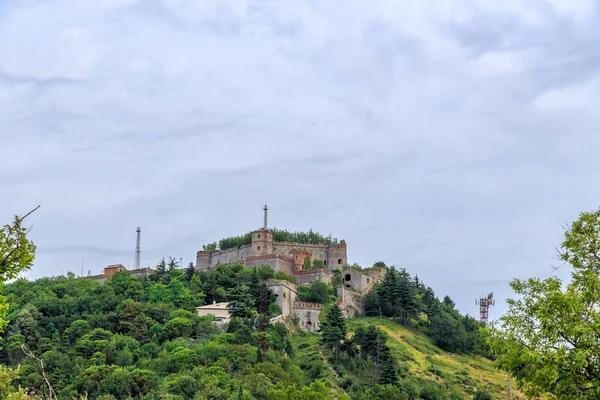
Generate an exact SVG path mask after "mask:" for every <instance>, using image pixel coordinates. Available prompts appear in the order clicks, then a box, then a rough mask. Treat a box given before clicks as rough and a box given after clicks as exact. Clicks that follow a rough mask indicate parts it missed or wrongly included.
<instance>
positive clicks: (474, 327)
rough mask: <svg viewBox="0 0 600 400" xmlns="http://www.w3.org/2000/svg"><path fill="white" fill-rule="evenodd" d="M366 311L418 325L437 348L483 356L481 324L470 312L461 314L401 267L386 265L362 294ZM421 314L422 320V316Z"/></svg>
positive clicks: (407, 324)
mask: <svg viewBox="0 0 600 400" xmlns="http://www.w3.org/2000/svg"><path fill="white" fill-rule="evenodd" d="M364 304H365V313H366V315H378V314H381V315H382V316H386V317H391V318H393V319H394V320H397V321H398V322H400V323H401V324H402V325H404V326H405V327H417V328H420V329H421V330H422V331H423V333H425V334H427V335H429V336H430V337H431V338H432V339H433V341H434V343H435V344H436V345H437V346H439V347H440V348H442V349H444V350H447V351H451V352H459V353H473V354H481V355H484V356H487V355H488V354H489V349H488V346H487V345H486V343H485V340H484V338H483V337H482V335H481V334H480V332H479V329H480V328H481V324H480V323H479V322H477V321H475V320H474V319H473V318H472V317H470V316H468V315H467V316H462V315H460V314H459V312H458V311H457V310H456V309H455V308H454V301H453V300H452V299H451V298H450V297H449V296H445V297H444V300H443V301H440V300H439V299H437V298H436V296H435V292H434V291H433V289H432V288H431V287H428V286H425V284H423V282H422V281H421V280H420V279H419V278H418V277H416V276H415V277H412V276H411V275H410V274H409V273H408V272H407V271H406V270H405V269H401V270H399V271H398V270H396V269H395V268H394V267H390V268H388V269H387V271H386V274H385V277H384V279H383V280H382V282H381V283H379V284H376V285H375V289H374V290H372V291H371V292H369V293H368V294H367V295H365V297H364ZM423 315H424V316H425V317H426V318H425V320H426V323H424V321H423V318H421V317H422V316H423Z"/></svg>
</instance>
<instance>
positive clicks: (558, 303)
mask: <svg viewBox="0 0 600 400" xmlns="http://www.w3.org/2000/svg"><path fill="white" fill-rule="evenodd" d="M559 254H560V259H561V260H562V261H563V262H564V263H565V267H566V266H570V267H571V268H572V273H571V281H570V282H569V283H568V284H567V285H563V283H562V281H561V280H560V279H558V278H556V277H552V278H548V279H544V280H541V279H538V278H530V279H528V280H519V279H516V280H514V281H512V282H511V284H510V285H511V287H512V288H513V290H514V291H515V293H516V294H517V295H518V298H517V299H509V300H507V302H508V305H509V310H508V312H507V313H506V314H505V315H504V316H503V317H501V318H500V319H499V321H497V322H495V323H492V324H491V325H490V327H489V328H488V329H487V333H488V334H489V339H488V340H489V343H490V345H491V348H492V350H493V351H494V353H495V354H496V355H497V360H496V363H497V364H498V366H499V367H501V368H503V369H505V370H507V371H508V372H509V373H510V374H511V375H512V376H513V377H514V378H515V379H516V381H517V383H518V385H519V386H520V387H521V388H522V389H523V391H524V393H525V394H526V395H527V396H528V397H537V396H539V395H541V394H547V395H549V396H551V397H553V398H560V399H597V398H600V358H598V354H600V340H599V337H600V210H597V211H593V212H585V213H582V214H581V215H580V217H579V219H578V220H577V221H575V222H573V223H572V224H571V226H570V227H569V228H568V230H567V231H566V233H565V240H564V241H563V243H562V246H561V250H560V252H559Z"/></svg>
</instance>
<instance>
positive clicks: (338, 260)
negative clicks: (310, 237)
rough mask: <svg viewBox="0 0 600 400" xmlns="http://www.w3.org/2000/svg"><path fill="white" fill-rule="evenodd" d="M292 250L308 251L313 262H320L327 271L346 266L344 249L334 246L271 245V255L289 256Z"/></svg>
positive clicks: (346, 260)
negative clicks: (323, 263)
mask: <svg viewBox="0 0 600 400" xmlns="http://www.w3.org/2000/svg"><path fill="white" fill-rule="evenodd" d="M294 249H299V250H300V249H302V250H306V251H308V252H309V253H310V254H311V255H312V258H313V260H314V259H317V260H322V261H323V262H325V265H326V266H327V268H328V269H336V268H338V269H341V268H342V266H344V265H346V264H348V256H347V252H346V247H344V246H342V245H339V244H334V245H323V244H302V243H282V242H274V243H273V253H275V255H280V256H288V257H289V256H290V255H291V251H292V250H294Z"/></svg>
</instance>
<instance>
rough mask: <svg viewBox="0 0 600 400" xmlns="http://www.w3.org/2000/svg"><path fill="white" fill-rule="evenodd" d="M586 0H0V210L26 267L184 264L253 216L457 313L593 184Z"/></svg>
mask: <svg viewBox="0 0 600 400" xmlns="http://www.w3.org/2000/svg"><path fill="white" fill-rule="evenodd" d="M595 3H596V2H595V1H594V0H589V1H586V0H540V1H530V0H522V1H516V0H502V1H490V0H481V1H475V0H469V1H467V0H455V1H451V0H443V1H442V0H435V1H433V0H432V1H397V0H374V1H369V2H365V1H352V0H345V1H335V2H333V1H323V0H314V1H298V2H297V1H285V0H281V1H276V0H270V1H244V0H231V1H226V0H202V1H197V0H140V1H132V0H98V1H76V0H1V1H0V137H1V141H0V183H1V189H0V221H4V222H3V223H6V222H8V221H9V220H10V219H11V217H12V216H13V215H14V214H24V213H25V212H27V211H29V210H30V209H31V208H33V207H34V206H36V205H38V204H41V205H42V207H41V209H40V210H38V211H37V212H36V213H35V214H34V215H32V216H31V217H29V218H28V223H29V224H32V225H33V230H32V232H31V238H32V239H33V240H34V241H35V243H36V244H37V246H38V252H37V256H36V262H35V266H34V268H33V269H32V270H31V271H29V272H27V273H26V274H25V276H26V277H28V278H37V277H41V276H46V275H59V274H61V273H63V272H64V273H65V274H66V272H67V271H73V272H75V273H77V274H79V273H80V272H81V264H82V261H83V265H84V267H83V269H84V274H87V272H88V270H91V272H92V273H93V274H96V273H99V272H101V270H102V268H103V267H104V266H106V265H107V264H111V263H122V264H124V265H126V266H127V267H131V266H132V264H133V259H134V248H135V230H136V227H137V226H140V227H141V228H142V264H143V265H145V266H153V265H155V264H156V263H157V261H158V260H159V259H160V258H161V257H162V256H169V255H172V256H174V257H176V258H177V259H179V258H180V257H183V260H184V263H185V264H187V263H188V262H189V261H192V260H193V259H194V257H195V252H196V251H197V250H199V249H200V248H201V246H202V244H205V243H207V242H212V241H215V240H218V239H220V238H222V237H226V236H232V235H238V234H242V233H245V232H247V231H249V230H252V229H255V228H258V227H260V226H261V224H262V207H263V204H265V203H268V204H269V207H270V209H271V212H270V221H269V222H270V225H271V226H276V227H278V228H286V229H288V230H308V229H309V228H312V229H314V230H316V231H319V232H321V233H323V234H329V233H330V232H331V234H332V235H333V236H334V237H338V238H339V239H345V240H346V241H347V243H348V257H349V260H350V262H357V263H359V264H361V265H363V266H369V265H371V264H372V263H373V262H375V261H379V260H382V261H384V262H386V263H387V264H393V265H396V266H398V267H406V268H407V269H408V271H409V272H411V273H412V274H418V275H419V276H420V277H421V278H422V279H423V280H424V281H425V283H427V284H428V285H430V286H432V287H433V288H434V289H435V291H436V293H437V294H438V295H439V296H440V297H443V296H444V295H445V294H448V295H450V296H451V297H452V298H453V299H454V300H455V301H456V303H457V305H458V306H459V308H460V310H461V311H462V312H464V313H469V314H471V315H477V314H478V311H479V310H478V307H477V306H476V305H475V298H476V297H479V296H480V295H481V294H482V293H483V294H487V293H488V292H491V291H493V292H494V293H495V296H496V298H497V299H498V301H497V304H496V307H494V308H493V309H492V310H491V312H490V317H491V318H495V317H498V316H499V315H500V314H501V313H502V311H504V310H505V309H506V306H505V304H504V299H505V298H506V297H508V296H510V295H511V290H510V288H509V287H508V282H509V281H510V280H511V278H514V277H522V278H525V277H530V276H538V277H543V278H546V277H549V276H552V275H553V274H558V275H559V276H562V277H565V276H568V274H569V272H570V271H569V270H568V269H566V268H564V269H561V270H559V271H558V272H553V270H552V268H551V266H552V265H556V264H557V263H556V261H555V260H553V257H554V256H555V249H554V248H555V246H558V245H560V242H561V241H562V235H563V230H562V228H561V226H562V225H564V224H566V223H568V222H569V221H572V220H574V219H576V218H577V216H578V213H579V212H581V211H585V210H591V209H594V208H597V207H598V206H599V205H600V204H599V199H600V184H599V174H600V160H599V158H598V153H599V152H600V137H599V136H598V132H597V129H598V127H599V125H600V124H599V122H600V121H599V117H600V113H599V112H598V110H599V107H600V21H599V19H600V18H599V16H600V10H599V7H598V5H596V4H595Z"/></svg>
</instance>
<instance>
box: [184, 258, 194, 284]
mask: <svg viewBox="0 0 600 400" xmlns="http://www.w3.org/2000/svg"><path fill="white" fill-rule="evenodd" d="M195 273H196V266H195V265H194V263H193V262H191V261H190V263H189V264H188V266H187V268H186V269H185V272H184V273H183V276H184V277H185V280H186V281H187V282H189V281H191V280H192V277H193V276H194V274H195Z"/></svg>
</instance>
